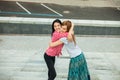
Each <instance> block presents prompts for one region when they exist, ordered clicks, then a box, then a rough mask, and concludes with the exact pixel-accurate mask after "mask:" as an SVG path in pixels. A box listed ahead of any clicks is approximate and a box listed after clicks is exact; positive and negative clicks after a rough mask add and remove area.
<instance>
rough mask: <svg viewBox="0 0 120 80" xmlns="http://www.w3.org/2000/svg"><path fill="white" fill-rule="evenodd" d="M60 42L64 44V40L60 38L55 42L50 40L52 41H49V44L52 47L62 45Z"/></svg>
mask: <svg viewBox="0 0 120 80" xmlns="http://www.w3.org/2000/svg"><path fill="white" fill-rule="evenodd" d="M60 44H63V42H62V41H60V40H57V41H55V42H50V43H49V46H50V47H55V46H58V45H60Z"/></svg>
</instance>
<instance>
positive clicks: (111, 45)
mask: <svg viewBox="0 0 120 80" xmlns="http://www.w3.org/2000/svg"><path fill="white" fill-rule="evenodd" d="M49 40H50V36H49V35H0V80H47V67H46V64H45V62H44V58H43V54H44V51H45V50H46V48H47V46H48V42H49ZM76 40H77V44H78V45H79V46H80V48H81V49H82V50H83V52H84V54H85V56H86V59H87V62H88V67H89V70H90V74H91V77H92V80H119V79H120V68H119V67H120V64H119V60H120V58H119V57H120V38H119V37H85V36H84V37H82V36H77V37H76ZM62 52H63V55H62V56H61V57H57V58H56V64H55V68H56V70H57V77H56V79H55V80H67V73H68V66H69V55H68V54H67V52H66V50H65V48H63V50H62Z"/></svg>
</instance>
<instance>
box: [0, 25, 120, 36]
mask: <svg viewBox="0 0 120 80" xmlns="http://www.w3.org/2000/svg"><path fill="white" fill-rule="evenodd" d="M74 30H75V34H80V35H120V27H98V26H96V27H95V26H75V29H74ZM50 33H51V25H49V24H48V25H47V24H18V23H0V34H50Z"/></svg>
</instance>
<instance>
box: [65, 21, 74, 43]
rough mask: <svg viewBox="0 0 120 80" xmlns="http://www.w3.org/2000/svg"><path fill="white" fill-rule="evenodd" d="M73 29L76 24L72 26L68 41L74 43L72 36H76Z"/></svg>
mask: <svg viewBox="0 0 120 80" xmlns="http://www.w3.org/2000/svg"><path fill="white" fill-rule="evenodd" d="M73 29H74V24H73V23H72V26H71V28H70V31H69V33H68V36H67V39H68V41H73V37H72V35H73V34H74V31H73Z"/></svg>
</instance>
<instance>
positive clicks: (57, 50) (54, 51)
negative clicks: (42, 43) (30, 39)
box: [46, 31, 68, 56]
mask: <svg viewBox="0 0 120 80" xmlns="http://www.w3.org/2000/svg"><path fill="white" fill-rule="evenodd" d="M67 35H68V32H66V33H59V32H57V31H55V32H54V33H53V36H52V42H55V41H57V40H59V39H60V38H62V37H67ZM62 47H63V44H61V45H58V46H55V47H49V48H48V49H47V50H46V54H47V55H49V56H59V55H60V54H62V53H61V50H62Z"/></svg>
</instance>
